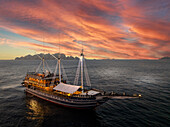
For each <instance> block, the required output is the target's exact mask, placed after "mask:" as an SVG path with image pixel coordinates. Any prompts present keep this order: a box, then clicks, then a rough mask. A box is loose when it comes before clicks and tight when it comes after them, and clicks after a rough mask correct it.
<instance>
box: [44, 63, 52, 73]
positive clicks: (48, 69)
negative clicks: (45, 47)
mask: <svg viewBox="0 0 170 127" xmlns="http://www.w3.org/2000/svg"><path fill="white" fill-rule="evenodd" d="M45 64H46V66H47V69H48V71H49V72H52V71H51V69H50V68H49V66H48V64H47V61H45Z"/></svg>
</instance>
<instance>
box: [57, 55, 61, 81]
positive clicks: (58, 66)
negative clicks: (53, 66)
mask: <svg viewBox="0 0 170 127" xmlns="http://www.w3.org/2000/svg"><path fill="white" fill-rule="evenodd" d="M58 68H59V82H60V83H61V66H60V54H59V56H58Z"/></svg>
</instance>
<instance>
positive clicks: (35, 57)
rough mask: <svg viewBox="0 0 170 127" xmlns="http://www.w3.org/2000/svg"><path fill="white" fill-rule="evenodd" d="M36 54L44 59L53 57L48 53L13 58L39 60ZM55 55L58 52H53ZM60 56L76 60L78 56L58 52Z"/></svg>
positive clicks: (56, 55) (64, 58) (52, 58)
mask: <svg viewBox="0 0 170 127" xmlns="http://www.w3.org/2000/svg"><path fill="white" fill-rule="evenodd" d="M38 55H39V56H40V57H43V56H44V58H45V59H46V60H54V57H53V56H52V55H50V54H49V53H48V54H42V53H40V54H35V55H26V56H21V57H16V58H15V60H40V58H39V57H38ZM53 55H54V56H55V57H57V58H58V55H59V54H58V53H56V54H53ZM60 58H61V59H63V60H78V59H79V58H78V57H73V56H66V55H65V54H60Z"/></svg>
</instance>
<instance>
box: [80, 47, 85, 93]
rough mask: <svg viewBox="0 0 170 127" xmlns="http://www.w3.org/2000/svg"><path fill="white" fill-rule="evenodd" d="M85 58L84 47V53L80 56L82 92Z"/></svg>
mask: <svg viewBox="0 0 170 127" xmlns="http://www.w3.org/2000/svg"><path fill="white" fill-rule="evenodd" d="M83 59H84V55H83V49H82V53H81V56H80V62H81V87H82V92H84V88H83Z"/></svg>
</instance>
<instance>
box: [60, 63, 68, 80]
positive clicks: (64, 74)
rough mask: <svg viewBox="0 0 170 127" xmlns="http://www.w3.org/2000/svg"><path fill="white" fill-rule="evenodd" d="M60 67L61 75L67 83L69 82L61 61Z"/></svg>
mask: <svg viewBox="0 0 170 127" xmlns="http://www.w3.org/2000/svg"><path fill="white" fill-rule="evenodd" d="M61 69H62V72H63V76H64V77H65V79H66V81H67V83H69V81H68V78H67V74H66V72H65V69H64V66H63V64H62V63H61Z"/></svg>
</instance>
